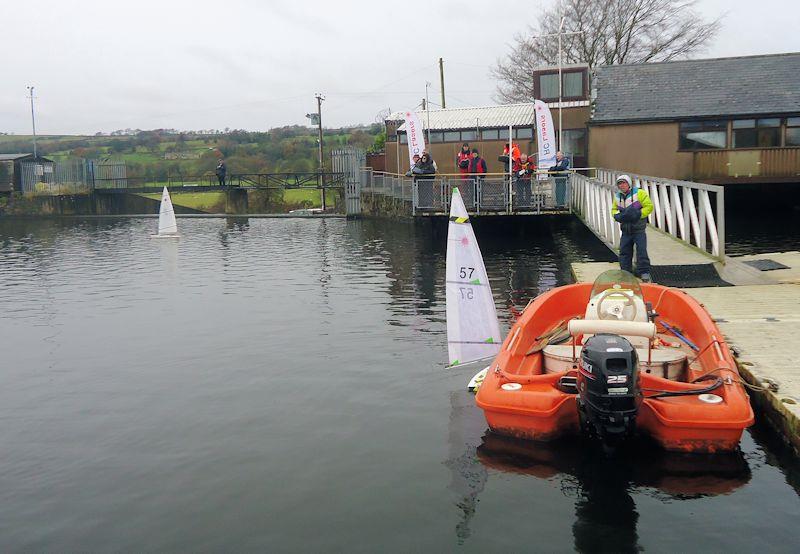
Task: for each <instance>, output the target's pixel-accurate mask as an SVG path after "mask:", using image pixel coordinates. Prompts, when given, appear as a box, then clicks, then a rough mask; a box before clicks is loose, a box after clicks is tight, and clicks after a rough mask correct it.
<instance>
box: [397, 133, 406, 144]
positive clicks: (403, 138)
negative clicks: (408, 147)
mask: <svg viewBox="0 0 800 554" xmlns="http://www.w3.org/2000/svg"><path fill="white" fill-rule="evenodd" d="M397 136H398V137H400V144H408V137H407V136H406V134H405V133H397Z"/></svg>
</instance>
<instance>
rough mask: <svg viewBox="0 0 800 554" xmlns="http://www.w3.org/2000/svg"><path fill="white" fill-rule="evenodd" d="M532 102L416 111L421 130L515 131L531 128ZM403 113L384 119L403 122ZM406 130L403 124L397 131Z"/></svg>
mask: <svg viewBox="0 0 800 554" xmlns="http://www.w3.org/2000/svg"><path fill="white" fill-rule="evenodd" d="M533 106H534V104H533V102H531V103H526V104H506V105H503V106H482V107H475V108H473V107H470V108H447V109H444V110H430V111H428V112H425V111H419V112H417V114H418V115H419V120H420V122H421V123H422V128H423V129H427V128H428V120H429V119H430V128H431V130H432V131H446V130H449V129H474V128H475V127H481V128H485V127H508V126H509V125H513V126H514V127H521V126H525V125H527V126H531V127H532V126H533V125H534V120H535V117H536V116H535V111H534V109H533ZM404 115H405V112H404V111H402V112H394V113H392V114H390V115H389V117H387V118H386V119H387V120H388V121H403V120H404V119H405V117H404ZM403 130H405V123H404V124H403V125H401V126H400V127H399V128H398V131H403Z"/></svg>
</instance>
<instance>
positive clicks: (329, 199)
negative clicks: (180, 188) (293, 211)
mask: <svg viewBox="0 0 800 554" xmlns="http://www.w3.org/2000/svg"><path fill="white" fill-rule="evenodd" d="M138 196H143V197H145V198H152V199H153V200H161V193H160V192H159V193H141V194H139V195H138ZM336 196H337V192H336V191H327V192H326V194H325V199H326V203H327V205H328V206H333V205H334V203H335V202H336ZM170 197H171V198H172V203H173V204H175V205H176V206H183V207H186V208H191V209H193V210H198V211H201V212H215V211H222V210H223V209H224V207H225V193H224V192H174V191H173V192H172V194H171V196H170ZM283 203H284V204H285V205H286V206H287V208H294V207H299V206H302V205H306V206H308V207H311V208H319V207H321V206H322V203H321V202H320V194H319V191H317V190H297V189H293V190H285V191H284V192H283Z"/></svg>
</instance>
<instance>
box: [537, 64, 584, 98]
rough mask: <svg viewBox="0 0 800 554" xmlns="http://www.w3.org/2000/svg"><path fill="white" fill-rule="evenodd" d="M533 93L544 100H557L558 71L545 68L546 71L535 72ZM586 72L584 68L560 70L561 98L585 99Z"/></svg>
mask: <svg viewBox="0 0 800 554" xmlns="http://www.w3.org/2000/svg"><path fill="white" fill-rule="evenodd" d="M535 75H536V76H535V78H534V84H535V86H534V94H535V95H536V97H537V98H540V99H542V100H544V101H545V102H555V101H558V93H559V91H558V73H557V72H555V71H553V70H547V72H546V73H538V74H535ZM587 77H588V75H587V72H586V70H585V69H578V70H575V69H571V70H565V71H562V72H561V79H562V82H561V98H562V100H585V99H586V92H587V88H588V87H587V86H586V80H587Z"/></svg>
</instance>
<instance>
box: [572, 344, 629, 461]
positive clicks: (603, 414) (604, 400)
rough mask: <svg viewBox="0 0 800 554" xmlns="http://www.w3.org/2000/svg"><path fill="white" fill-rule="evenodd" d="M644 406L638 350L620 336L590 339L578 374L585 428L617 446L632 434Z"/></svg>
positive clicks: (580, 404) (585, 346) (582, 355)
mask: <svg viewBox="0 0 800 554" xmlns="http://www.w3.org/2000/svg"><path fill="white" fill-rule="evenodd" d="M641 402H642V391H641V389H640V387H639V360H638V357H637V355H636V349H634V348H633V346H632V345H631V343H630V342H629V341H628V339H626V338H624V337H620V336H618V335H610V334H606V333H601V334H597V335H594V336H593V337H590V338H589V339H588V340H587V341H586V343H584V345H583V350H582V352H581V363H580V370H579V371H578V410H579V413H580V418H581V424H582V426H583V427H584V428H586V429H587V430H588V431H589V433H591V434H593V435H595V436H597V437H598V438H600V439H601V440H602V441H603V442H604V443H605V444H607V445H609V446H615V445H617V444H619V442H621V441H622V440H623V439H624V438H626V437H628V436H629V435H631V434H632V433H633V431H634V429H635V427H636V414H637V412H638V411H639V405H640V404H641Z"/></svg>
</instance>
